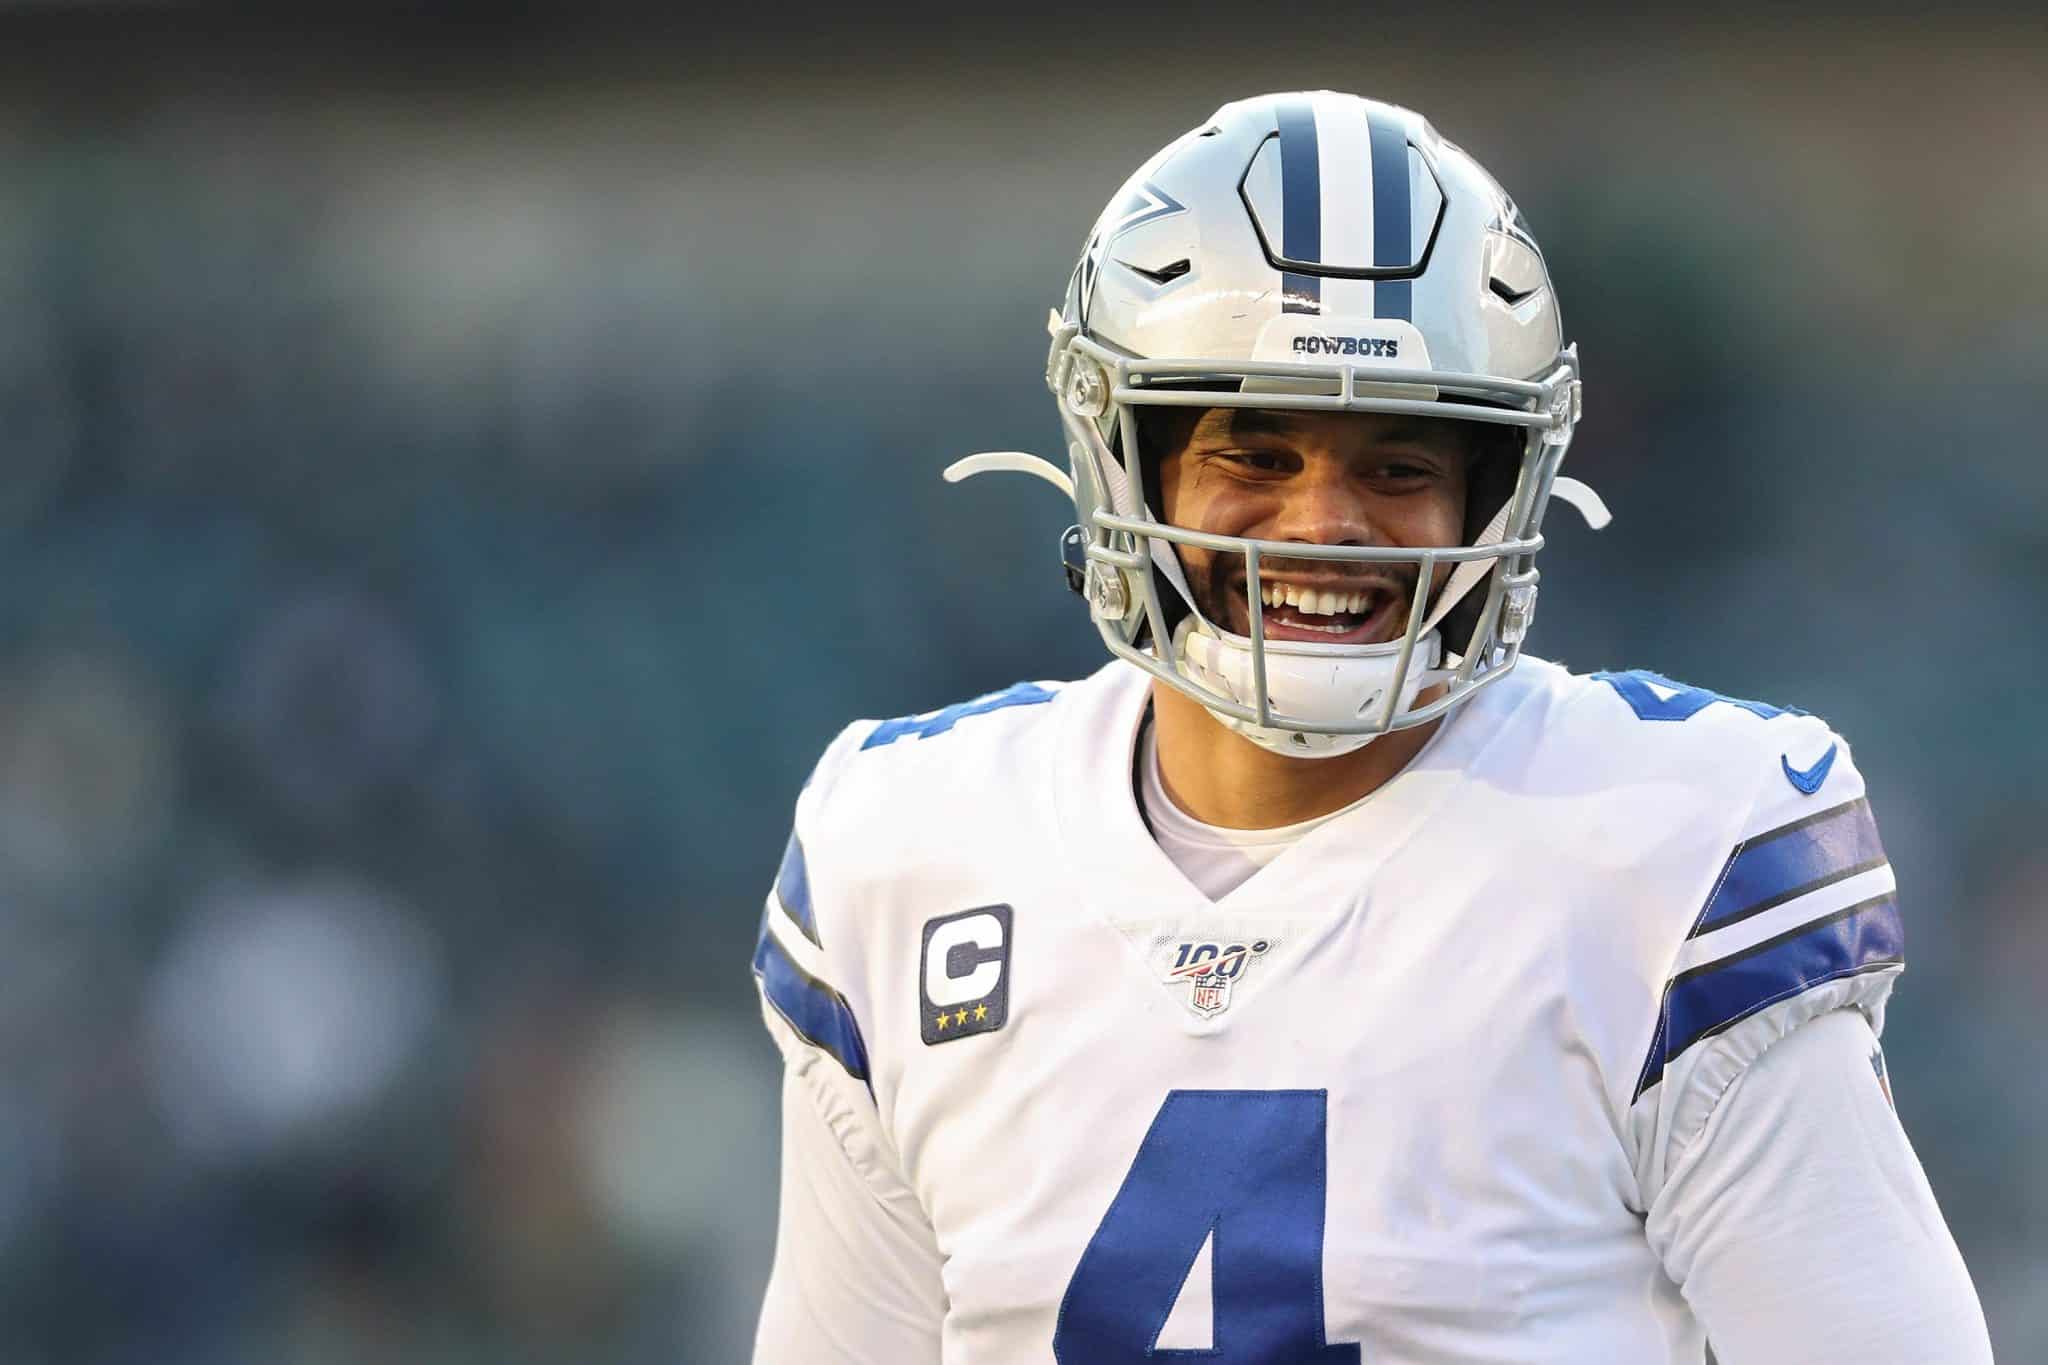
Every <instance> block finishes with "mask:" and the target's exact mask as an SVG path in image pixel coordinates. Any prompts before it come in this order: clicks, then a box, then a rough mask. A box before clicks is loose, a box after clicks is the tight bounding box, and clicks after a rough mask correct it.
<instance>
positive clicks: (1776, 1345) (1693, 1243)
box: [1645, 1008, 1991, 1365]
mask: <svg viewBox="0 0 2048 1365" xmlns="http://www.w3.org/2000/svg"><path fill="white" fill-rule="evenodd" d="M1882 1063H1883V1058H1882V1054H1881V1053H1880V1052H1879V1051H1878V1047H1877V1039H1876V1036H1875V1035H1874V1034H1873V1032H1872V1031H1871V1027H1870V1022H1869V1020H1868V1018H1867V1017H1866V1016H1865V1015H1864V1014H1863V1013H1862V1012H1861V1011H1859V1010H1857V1009H1855V1008H1848V1009H1839V1010H1835V1011H1832V1012H1830V1013H1827V1014H1824V1015H1822V1016H1820V1017H1819V1018H1816V1019H1812V1020H1809V1021H1807V1022H1806V1023H1804V1024H1802V1025H1801V1026H1800V1027H1799V1028H1798V1029H1797V1030H1796V1031H1794V1032H1793V1033H1790V1034H1788V1035H1787V1036H1785V1037H1784V1038H1782V1039H1781V1040H1779V1041H1778V1042H1776V1043H1774V1044H1772V1045H1771V1046H1770V1047H1768V1048H1767V1049H1766V1050H1765V1051H1764V1053H1763V1054H1762V1055H1761V1056H1760V1057H1758V1058H1756V1059H1754V1060H1753V1061H1752V1062H1751V1063H1750V1064H1749V1065H1748V1066H1747V1067H1746V1068H1744V1069H1743V1071H1742V1072H1741V1073H1740V1074H1739V1075H1737V1076H1736V1077H1735V1078H1734V1079H1733V1080H1732V1081H1730V1082H1729V1084H1728V1087H1727V1089H1726V1091H1725V1092H1724V1093H1723V1094H1721V1095H1719V1096H1717V1097H1716V1098H1717V1100H1718V1103H1716V1104H1715V1105H1714V1107H1713V1109H1712V1111H1711V1112H1710V1114H1709V1115H1708V1118H1707V1121H1706V1125H1705V1127H1704V1129H1703V1130H1702V1131H1701V1133H1700V1134H1699V1135H1698V1136H1697V1137H1696V1138H1695V1139H1694V1141H1693V1142H1692V1143H1690V1144H1689V1145H1688V1146H1687V1148H1686V1150H1685V1152H1684V1154H1683V1155H1682V1156H1680V1157H1679V1159H1678V1160H1677V1162H1676V1163H1675V1164H1674V1166H1673V1168H1672V1171H1671V1174H1670V1176H1669V1178H1668V1179H1667V1180H1666V1181H1665V1184H1664V1188H1663V1189H1662V1190H1661V1191H1659V1193H1658V1197H1657V1199H1656V1200H1655V1202H1654V1203H1653V1204H1652V1205H1651V1207H1650V1210H1649V1216H1648V1218H1647V1219H1646V1220H1645V1233H1646V1235H1647V1236H1648V1238H1649V1242H1650V1245H1651V1247H1652V1249H1653V1250H1654V1251H1655V1252H1656V1253H1657V1255H1658V1258H1659V1259H1660V1260H1661V1261H1662V1263H1663V1265H1664V1267H1665V1271H1666V1273H1667V1274H1669V1275H1670V1276H1671V1278H1672V1280H1673V1282H1674V1283H1676V1284H1677V1285H1678V1286H1679V1288H1680V1290H1681V1291H1682V1292H1683V1293H1684V1295H1685V1298H1686V1301H1687V1303H1688V1304H1690V1306H1691V1307H1692V1310H1693V1313H1694V1315H1695V1316H1696V1317H1697V1318H1698V1319H1699V1321H1700V1323H1701V1325H1702V1326H1703V1327H1704V1328H1705V1329H1706V1334H1707V1338H1708V1340H1709V1341H1711V1342H1712V1343H1713V1345H1714V1352H1715V1358H1716V1359H1718V1360H1720V1361H1721V1362H1722V1365H1776V1363H1777V1362H1784V1365H1795V1362H1796V1365H1825V1363H1826V1362H1842V1365H1920V1362H1924V1361H1935V1360H1939V1361H1943V1362H1948V1363H1949V1365H1989V1362H1990V1360H1991V1344H1990V1340H1989V1337H1988V1336H1987V1334H1986V1330H1985V1323H1984V1313H1983V1309H1982V1308H1981V1307H1980V1306H1979V1304H1978V1301H1977V1294H1976V1290H1975V1289H1974V1288H1973V1287H1972V1285H1971V1283H1970V1277H1969V1272H1968V1271H1967V1270H1966V1269H1965V1267H1964V1265H1963V1259H1962V1256H1961V1254H1960V1253H1959V1252H1958V1251H1957V1250H1956V1244H1955V1240H1954V1238H1952V1237H1951V1236H1950V1235H1949V1230H1948V1227H1947V1225H1946V1224H1945V1223H1944V1222H1943V1221H1942V1217H1941V1210H1940V1209H1939V1208H1938V1207H1937V1206H1936V1204H1935V1200H1934V1194H1933V1191H1932V1190H1930V1189H1929V1188H1928V1185H1927V1179H1926V1176H1925V1175H1924V1174H1923V1173H1922V1172H1921V1169H1920V1163H1919V1160H1918V1159H1917V1158H1916V1157H1915V1156H1914V1154H1913V1148H1912V1145H1911V1144H1910V1143H1909V1142H1908V1141H1907V1140H1906V1134H1905V1132H1904V1131H1903V1130H1902V1129H1901V1128H1900V1126H1899V1121H1898V1117H1897V1115H1896V1114H1895V1113H1894V1112H1893V1109H1892V1105H1891V1095H1890V1091H1889V1089H1888V1088H1887V1085H1886V1083H1885V1082H1884V1080H1883V1069H1882Z"/></svg>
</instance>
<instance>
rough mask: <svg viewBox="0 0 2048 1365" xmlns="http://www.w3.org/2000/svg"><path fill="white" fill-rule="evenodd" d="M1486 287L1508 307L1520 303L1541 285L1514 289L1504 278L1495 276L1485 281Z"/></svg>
mask: <svg viewBox="0 0 2048 1365" xmlns="http://www.w3.org/2000/svg"><path fill="white" fill-rule="evenodd" d="M1486 287H1487V288H1488V289H1490V290H1492V291H1493V294H1494V297H1495V298H1498V299H1499V300H1500V301H1501V302H1502V303H1505V304H1506V305H1507V306H1508V307H1510V308H1512V307H1514V306H1515V305H1516V304H1518V303H1520V302H1521V301H1522V300H1523V299H1526V298H1528V297H1529V296H1530V295H1532V294H1534V293H1535V292H1536V290H1537V289H1539V288H1541V287H1542V286H1540V285H1536V286H1532V287H1530V288H1528V289H1516V288H1515V287H1514V286H1513V285H1511V284H1509V283H1508V282H1507V281H1506V280H1504V279H1501V278H1500V277H1499V276H1495V277H1494V278H1493V279H1491V280H1488V281H1487V282H1486Z"/></svg>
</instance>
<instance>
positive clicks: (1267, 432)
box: [1159, 408, 1471, 644]
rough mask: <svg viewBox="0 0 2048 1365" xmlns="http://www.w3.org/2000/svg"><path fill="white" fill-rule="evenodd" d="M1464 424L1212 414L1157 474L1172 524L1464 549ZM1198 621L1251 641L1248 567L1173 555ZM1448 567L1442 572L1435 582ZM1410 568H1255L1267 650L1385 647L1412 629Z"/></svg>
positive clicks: (1217, 558)
mask: <svg viewBox="0 0 2048 1365" xmlns="http://www.w3.org/2000/svg"><path fill="white" fill-rule="evenodd" d="M1470 440H1471V438H1470V437H1469V435H1468V434H1467V427H1466V424H1463V423H1458V422H1451V421H1446V420H1442V419H1438V418H1422V417H1403V416H1395V415H1390V414H1382V413H1348V412H1347V413H1311V412H1285V411H1280V410H1268V409H1264V408H1211V409H1209V410H1207V411H1205V412H1204V413H1202V415H1201V417H1200V418H1199V419H1197V421H1196V422H1195V426H1194V431H1193V433H1192V434H1191V435H1190V436H1189V438H1188V440H1187V442H1186V444H1185V445H1184V446H1183V447H1182V448H1181V449H1179V450H1177V451H1173V450H1170V451H1167V452H1165V454H1164V455H1163V457H1162V459H1161V461H1160V466H1159V482H1160V494H1161V501H1162V502H1163V503H1164V506H1163V507H1162V508H1161V509H1160V513H1161V515H1162V516H1163V517H1164V519H1165V520H1166V521H1167V522H1168V523H1169V524H1171V525H1174V526H1181V527H1185V528H1187V529H1189V530H1195V531H1207V532H1210V533H1212V534H1216V535H1226V536H1242V537H1244V538H1246V539H1250V540H1277V541H1295V542H1298V543H1302V544H1309V545H1370V546H1382V547H1419V546H1438V545H1457V544H1460V543H1462V541H1463V529H1464V522H1465V491H1466V467H1467V464H1468V461H1469V458H1470V457H1469V450H1470ZM1176 548H1177V550H1178V552H1179V554H1180V558H1181V563H1182V564H1183V565H1185V566H1186V568H1187V574H1188V586H1189V588H1190V589H1191V591H1192V592H1193V594H1194V599H1195V605H1196V606H1197V607H1198V608H1199V609H1200V610H1201V613H1202V615H1203V616H1205V617H1207V618H1208V619H1209V620H1210V621H1212V622H1214V623H1215V624H1217V625H1218V626H1221V627H1222V628H1223V629H1225V630H1229V631H1232V632H1234V633H1236V634H1239V635H1249V634H1250V633H1251V606H1250V602H1249V600H1248V598H1247V595H1246V586H1247V585H1246V574H1245V562H1244V557H1243V556H1242V555H1237V554H1224V553H1218V552H1215V551H1210V550H1201V549H1196V548H1193V547H1191V546H1185V545H1183V546H1178V547H1176ZM1450 568H1451V566H1450V565H1448V564H1446V565H1442V566H1439V568H1438V571H1437V583H1438V584H1439V585H1440V584H1441V583H1442V581H1443V579H1444V578H1446V577H1448V576H1449V574H1450ZM1418 572H1419V571H1418V569H1417V567H1416V566H1415V565H1412V564H1355V563H1354V564H1345V563H1338V562H1333V561H1331V560H1316V559H1276V558H1265V559H1263V560H1262V561H1261V564H1260V570H1259V577H1260V581H1261V583H1262V585H1263V587H1264V591H1265V604H1264V611H1265V633H1266V638H1267V639H1269V640H1308V641H1319V642H1322V643H1325V644H1378V643H1383V642H1385V641H1388V640H1394V639H1399V638H1400V636H1401V635H1402V633H1403V632H1404V631H1405V630H1406V629H1407V623H1408V609H1409V604H1410V603H1411V602H1412V601H1413V600H1414V593H1415V583H1416V578H1417V576H1418Z"/></svg>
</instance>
